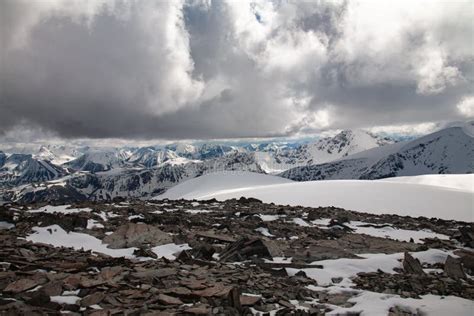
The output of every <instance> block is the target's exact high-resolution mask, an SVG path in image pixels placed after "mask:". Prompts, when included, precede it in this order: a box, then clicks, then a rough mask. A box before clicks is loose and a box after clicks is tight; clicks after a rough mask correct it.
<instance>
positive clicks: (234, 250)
mask: <svg viewBox="0 0 474 316" xmlns="http://www.w3.org/2000/svg"><path fill="white" fill-rule="evenodd" d="M255 257H256V258H268V259H271V258H272V255H271V253H270V250H269V249H268V247H267V245H266V244H265V243H264V242H263V241H262V240H261V239H260V238H247V237H243V238H241V239H239V240H238V241H236V242H234V243H232V244H230V245H229V246H228V247H227V248H226V249H224V251H223V252H222V253H221V254H220V256H219V258H220V261H244V260H248V259H251V258H255Z"/></svg>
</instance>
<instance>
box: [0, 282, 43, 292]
mask: <svg viewBox="0 0 474 316" xmlns="http://www.w3.org/2000/svg"><path fill="white" fill-rule="evenodd" d="M39 284H40V282H38V281H37V280H33V279H20V280H17V281H15V282H13V283H10V284H8V286H7V287H6V288H5V289H4V291H5V292H10V293H20V292H24V291H26V290H29V289H32V288H34V287H35V286H38V285H39Z"/></svg>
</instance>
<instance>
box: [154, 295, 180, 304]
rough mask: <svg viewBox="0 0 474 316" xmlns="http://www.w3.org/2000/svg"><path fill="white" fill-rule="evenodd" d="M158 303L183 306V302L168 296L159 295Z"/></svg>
mask: <svg viewBox="0 0 474 316" xmlns="http://www.w3.org/2000/svg"><path fill="white" fill-rule="evenodd" d="M158 301H159V302H160V303H161V304H164V305H182V304H183V301H181V300H180V299H179V298H177V297H173V296H169V295H166V294H160V295H158Z"/></svg>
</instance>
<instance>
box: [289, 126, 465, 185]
mask: <svg viewBox="0 0 474 316" xmlns="http://www.w3.org/2000/svg"><path fill="white" fill-rule="evenodd" d="M473 172H474V138H473V136H472V135H471V134H470V132H469V126H467V127H466V126H465V127H461V126H456V127H450V128H446V129H443V130H440V131H438V132H435V133H432V134H429V135H427V136H424V137H420V138H418V139H415V140H413V141H408V142H403V143H396V144H391V145H386V146H383V147H379V148H374V149H371V150H367V151H364V152H360V153H357V154H354V155H350V156H347V157H345V158H342V159H339V160H336V161H333V162H328V163H324V164H318V165H310V166H304V167H296V168H293V169H290V170H287V171H285V172H283V173H281V174H280V176H282V177H284V178H288V179H292V180H297V181H309V180H333V179H381V178H387V177H396V176H412V175H422V174H454V173H473Z"/></svg>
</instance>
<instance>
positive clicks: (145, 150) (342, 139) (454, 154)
mask: <svg viewBox="0 0 474 316" xmlns="http://www.w3.org/2000/svg"><path fill="white" fill-rule="evenodd" d="M473 129H474V128H473V124H472V122H471V123H467V124H464V125H462V126H453V127H449V128H446V129H443V130H440V131H438V132H435V133H433V134H429V135H426V136H423V137H420V138H417V139H413V140H408V141H401V142H400V141H397V140H395V139H393V138H390V137H385V136H380V135H376V134H373V133H370V132H367V131H361V130H354V131H350V130H346V131H342V132H340V133H338V134H337V135H335V136H333V137H325V138H320V139H316V140H314V141H312V142H303V143H301V142H296V141H295V142H280V141H274V142H266V143H240V144H237V145H235V144H231V145H229V144H218V143H214V142H212V143H211V142H210V143H201V144H185V143H179V144H171V145H164V146H147V147H137V148H131V147H119V148H90V147H67V146H57V145H45V146H41V147H40V148H39V149H38V150H35V151H31V152H26V150H18V152H8V153H5V152H1V151H0V202H2V200H3V203H7V202H45V201H63V202H64V201H67V202H70V201H77V200H86V199H89V200H111V199H114V198H120V197H122V198H147V197H151V196H155V195H157V194H160V193H163V192H165V191H166V190H167V189H169V188H170V187H172V186H174V185H176V184H178V183H180V182H182V181H185V180H188V179H191V178H195V177H198V176H201V175H203V174H206V173H212V172H216V171H251V172H256V173H271V174H274V175H278V176H281V177H284V178H288V179H291V180H297V181H308V180H323V179H380V178H386V177H394V176H406V175H419V174H432V173H436V174H438V173H473V171H474V166H473V161H474V138H473Z"/></svg>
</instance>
